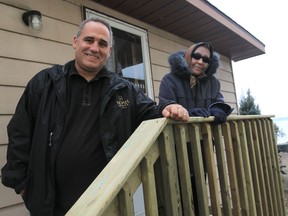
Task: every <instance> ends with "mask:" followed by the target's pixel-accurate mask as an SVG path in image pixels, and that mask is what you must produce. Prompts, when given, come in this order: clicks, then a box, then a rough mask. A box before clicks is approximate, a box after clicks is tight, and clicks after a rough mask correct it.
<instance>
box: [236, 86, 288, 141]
mask: <svg viewBox="0 0 288 216" xmlns="http://www.w3.org/2000/svg"><path fill="white" fill-rule="evenodd" d="M246 94H247V96H245V95H242V96H241V98H240V109H239V111H240V115H261V111H260V108H259V105H258V104H257V105H256V104H255V99H254V97H253V96H252V94H251V91H250V89H248V90H247V93H246ZM274 130H275V139H276V143H277V138H279V137H283V136H284V135H285V133H284V132H283V130H281V129H280V128H279V127H278V125H276V123H274Z"/></svg>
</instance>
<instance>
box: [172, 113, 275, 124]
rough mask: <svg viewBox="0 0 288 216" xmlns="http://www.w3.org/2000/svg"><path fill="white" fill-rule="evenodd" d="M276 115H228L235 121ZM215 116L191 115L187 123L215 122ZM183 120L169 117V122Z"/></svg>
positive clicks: (228, 118) (177, 122)
mask: <svg viewBox="0 0 288 216" xmlns="http://www.w3.org/2000/svg"><path fill="white" fill-rule="evenodd" d="M274 117H275V115H230V116H228V117H227V121H235V120H252V119H266V118H274ZM213 121H214V117H213V116H211V117H208V118H204V117H190V118H189V120H188V122H187V123H203V122H213ZM179 123H183V122H179V121H174V120H172V119H168V124H179Z"/></svg>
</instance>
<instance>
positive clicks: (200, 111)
mask: <svg viewBox="0 0 288 216" xmlns="http://www.w3.org/2000/svg"><path fill="white" fill-rule="evenodd" d="M189 116H201V117H209V116H210V113H209V112H208V111H207V110H206V109H205V108H192V109H190V110H189Z"/></svg>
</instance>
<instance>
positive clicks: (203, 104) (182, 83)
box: [159, 51, 224, 110]
mask: <svg viewBox="0 0 288 216" xmlns="http://www.w3.org/2000/svg"><path fill="white" fill-rule="evenodd" d="M168 61H169V64H170V68H171V72H170V73H168V74H166V75H165V76H164V77H163V79H162V81H161V84H160V91H159V101H160V103H164V102H167V101H174V102H175V103H179V104H181V105H182V106H183V107H185V108H186V109H187V110H189V109H191V108H206V109H207V110H208V108H209V106H210V105H211V104H213V103H215V102H224V98H223V95H222V94H221V92H220V82H219V80H217V79H216V77H215V76H214V74H215V73H216V71H217V68H218V67H219V54H217V53H215V52H214V54H213V56H212V60H211V64H210V66H209V68H207V70H206V71H205V73H206V76H203V77H202V78H198V79H197V84H196V85H195V86H194V87H193V88H191V87H190V76H191V70H190V68H189V66H188V64H187V62H186V60H185V51H179V52H176V53H173V54H171V55H170V56H169V59H168Z"/></svg>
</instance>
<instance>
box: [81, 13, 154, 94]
mask: <svg viewBox="0 0 288 216" xmlns="http://www.w3.org/2000/svg"><path fill="white" fill-rule="evenodd" d="M84 14H85V18H90V17H94V16H95V17H98V18H101V19H104V20H106V21H107V22H108V23H109V24H110V25H111V27H112V31H113V51H112V53H111V56H110V58H109V60H108V61H107V63H106V67H107V68H108V70H110V71H112V72H115V73H118V74H119V75H120V76H122V77H123V78H125V79H127V80H129V81H131V82H132V83H134V84H135V85H136V86H138V87H139V88H140V89H141V90H142V91H143V92H144V93H145V94H147V95H148V96H149V97H151V98H153V97H154V96H153V87H152V78H151V70H150V58H149V52H148V50H149V49H148V44H147V41H148V40H147V32H146V31H145V30H143V29H140V28H138V27H135V26H132V25H130V24H127V23H124V22H122V21H119V20H116V19H114V18H111V17H108V16H106V15H103V14H99V13H97V12H95V11H93V10H91V9H88V8H84Z"/></svg>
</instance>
